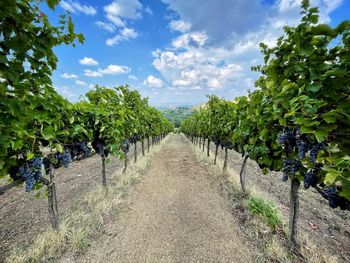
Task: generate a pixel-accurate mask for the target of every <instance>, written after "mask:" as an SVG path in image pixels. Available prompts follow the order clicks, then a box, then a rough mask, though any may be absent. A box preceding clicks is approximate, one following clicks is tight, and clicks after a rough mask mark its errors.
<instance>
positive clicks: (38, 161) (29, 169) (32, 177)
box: [18, 157, 42, 192]
mask: <svg viewBox="0 0 350 263" xmlns="http://www.w3.org/2000/svg"><path fill="white" fill-rule="evenodd" d="M41 167H42V158H41V157H34V158H32V159H31V160H30V161H29V162H27V163H26V164H24V165H23V166H20V167H19V168H18V173H19V174H20V175H21V177H22V178H23V179H24V181H25V184H26V192H30V191H32V190H33V188H34V185H35V183H36V181H38V180H39V177H40V176H41Z"/></svg>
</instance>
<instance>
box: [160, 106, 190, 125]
mask: <svg viewBox="0 0 350 263" xmlns="http://www.w3.org/2000/svg"><path fill="white" fill-rule="evenodd" d="M160 111H161V112H162V113H163V114H164V116H165V117H166V118H167V119H168V120H169V121H171V122H172V123H173V124H174V126H175V127H180V125H181V122H182V121H183V120H184V119H186V118H187V117H188V116H190V115H191V114H192V113H193V112H194V109H193V107H176V108H167V109H164V108H163V109H161V110H160Z"/></svg>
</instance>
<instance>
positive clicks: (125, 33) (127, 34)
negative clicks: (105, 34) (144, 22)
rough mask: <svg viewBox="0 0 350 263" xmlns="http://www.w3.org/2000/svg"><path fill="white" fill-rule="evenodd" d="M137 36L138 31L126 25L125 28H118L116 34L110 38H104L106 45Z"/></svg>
mask: <svg viewBox="0 0 350 263" xmlns="http://www.w3.org/2000/svg"><path fill="white" fill-rule="evenodd" d="M137 36H138V33H137V32H136V31H135V29H133V28H127V27H126V28H123V29H122V30H120V31H119V34H118V35H116V36H114V37H112V38H108V39H107V40H106V45H107V46H113V45H117V44H119V43H120V42H122V41H127V40H130V39H134V38H136V37H137Z"/></svg>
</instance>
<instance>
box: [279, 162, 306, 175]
mask: <svg viewBox="0 0 350 263" xmlns="http://www.w3.org/2000/svg"><path fill="white" fill-rule="evenodd" d="M300 168H301V163H300V162H299V161H295V160H288V159H285V160H283V168H282V172H283V174H284V175H287V176H289V175H294V174H295V173H296V172H297V171H299V169H300Z"/></svg>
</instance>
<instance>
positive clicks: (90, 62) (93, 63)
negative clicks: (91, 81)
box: [79, 57, 98, 66]
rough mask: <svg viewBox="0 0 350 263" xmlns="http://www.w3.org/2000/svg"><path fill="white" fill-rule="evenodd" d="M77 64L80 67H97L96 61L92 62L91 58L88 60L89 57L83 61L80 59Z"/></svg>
mask: <svg viewBox="0 0 350 263" xmlns="http://www.w3.org/2000/svg"><path fill="white" fill-rule="evenodd" d="M79 63H80V64H81V65H85V66H96V65H98V61H96V60H94V59H93V58H89V57H84V58H83V59H80V60H79Z"/></svg>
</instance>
